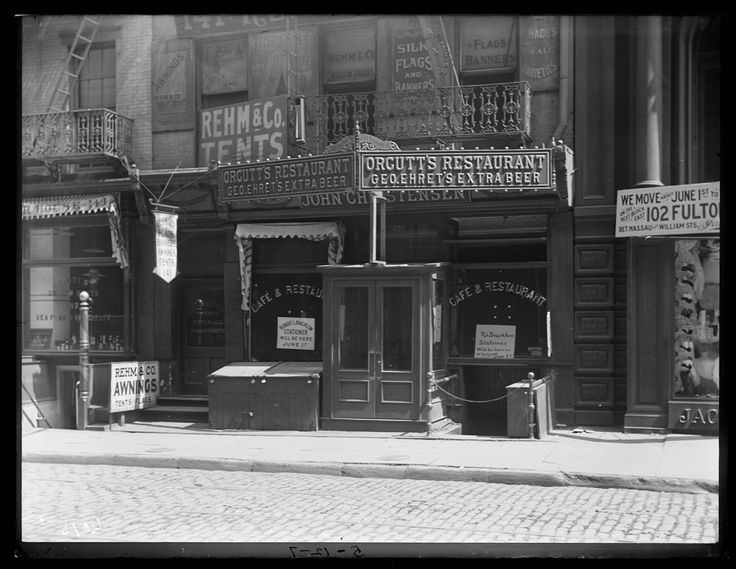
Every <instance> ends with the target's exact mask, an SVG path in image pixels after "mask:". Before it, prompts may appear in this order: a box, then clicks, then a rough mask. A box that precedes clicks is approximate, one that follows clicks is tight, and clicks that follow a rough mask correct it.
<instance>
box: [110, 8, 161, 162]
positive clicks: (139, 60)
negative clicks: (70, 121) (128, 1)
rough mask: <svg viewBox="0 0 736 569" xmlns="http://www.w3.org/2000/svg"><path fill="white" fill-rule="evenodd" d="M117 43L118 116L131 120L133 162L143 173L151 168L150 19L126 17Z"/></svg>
mask: <svg viewBox="0 0 736 569" xmlns="http://www.w3.org/2000/svg"><path fill="white" fill-rule="evenodd" d="M121 21H122V28H121V31H120V34H119V39H118V59H117V88H118V96H117V105H118V109H117V110H118V112H119V113H120V114H122V115H123V116H126V117H128V118H130V119H133V120H134V123H133V151H132V155H133V160H135V163H136V165H137V166H138V167H139V168H140V169H142V170H148V169H150V168H151V167H152V154H153V140H152V137H151V42H152V38H153V23H152V18H151V16H125V17H123V18H121Z"/></svg>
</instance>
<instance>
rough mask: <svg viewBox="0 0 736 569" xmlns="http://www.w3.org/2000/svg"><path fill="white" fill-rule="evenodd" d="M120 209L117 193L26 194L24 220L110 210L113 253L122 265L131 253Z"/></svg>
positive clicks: (126, 264)
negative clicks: (35, 195)
mask: <svg viewBox="0 0 736 569" xmlns="http://www.w3.org/2000/svg"><path fill="white" fill-rule="evenodd" d="M119 210H120V208H119V207H118V203H117V200H116V197H115V195H113V194H89V195H86V194H74V195H68V196H43V197H24V198H23V200H22V204H21V219H23V220H32V219H48V218H52V217H60V216H64V215H86V214H93V213H105V212H106V213H107V214H108V217H107V219H108V223H109V225H110V238H111V241H112V255H113V257H115V260H116V261H117V262H118V264H119V265H120V267H121V268H123V269H124V268H125V267H127V266H128V253H127V251H126V248H125V240H124V239H123V233H122V231H121V229H120V216H119V214H118V212H119Z"/></svg>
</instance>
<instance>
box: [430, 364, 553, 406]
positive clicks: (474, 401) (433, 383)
mask: <svg viewBox="0 0 736 569" xmlns="http://www.w3.org/2000/svg"><path fill="white" fill-rule="evenodd" d="M556 376H557V373H556V372H555V371H554V370H553V371H552V373H551V374H550V375H546V376H544V377H542V378H540V379H541V381H542V383H547V382H548V381H550V380H551V379H555V377H556ZM430 381H431V382H432V385H434V386H435V387H436V388H437V389H439V390H440V391H442V392H444V393H447V395H449V396H450V397H452V398H453V399H458V400H459V401H464V402H465V403H493V402H494V401H501V399H506V398H507V397H508V396H509V395H511V393H510V392H509V393H507V394H506V395H502V396H501V397H496V398H495V399H485V400H483V401H477V400H473V399H464V398H462V397H460V396H459V395H455V394H454V393H450V392H449V391H447V390H446V389H443V388H442V386H441V385H440V384H439V383H437V381H436V380H435V379H434V378H433V379H431V380H430Z"/></svg>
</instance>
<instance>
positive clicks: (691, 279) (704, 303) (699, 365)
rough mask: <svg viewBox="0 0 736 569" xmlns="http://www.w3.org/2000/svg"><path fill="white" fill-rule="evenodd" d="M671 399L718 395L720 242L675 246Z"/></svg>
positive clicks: (687, 242) (699, 241)
mask: <svg viewBox="0 0 736 569" xmlns="http://www.w3.org/2000/svg"><path fill="white" fill-rule="evenodd" d="M674 284H675V342H674V350H675V354H674V360H675V373H674V381H673V396H674V397H675V398H676V399H684V398H695V397H698V398H700V397H706V398H713V397H717V396H718V394H719V391H720V379H719V375H720V373H719V363H720V358H719V356H720V348H719V346H720V308H721V300H720V286H721V284H720V240H719V239H686V240H678V241H675V283H674Z"/></svg>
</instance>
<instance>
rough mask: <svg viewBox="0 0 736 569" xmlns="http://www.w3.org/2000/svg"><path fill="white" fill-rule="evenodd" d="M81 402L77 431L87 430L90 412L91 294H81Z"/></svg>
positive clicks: (78, 405)
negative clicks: (89, 324) (89, 325)
mask: <svg viewBox="0 0 736 569" xmlns="http://www.w3.org/2000/svg"><path fill="white" fill-rule="evenodd" d="M79 301H80V302H79V370H80V375H79V400H78V401H77V429H78V430H85V429H86V428H87V414H88V412H89V327H88V322H89V302H88V301H89V294H88V293H87V292H86V291H82V292H80V293H79Z"/></svg>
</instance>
